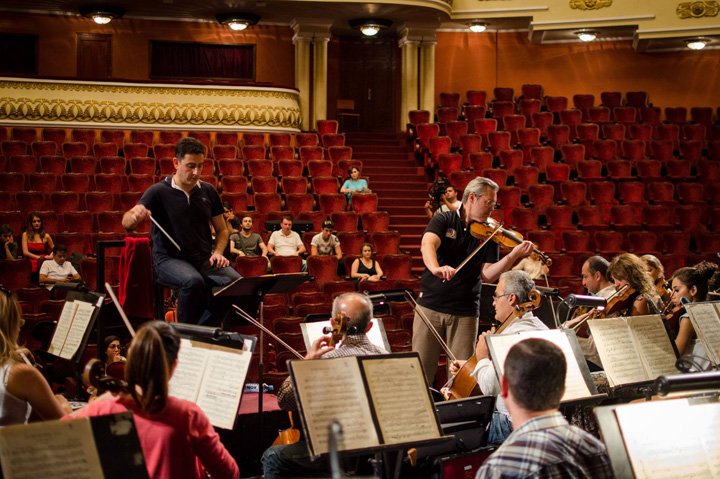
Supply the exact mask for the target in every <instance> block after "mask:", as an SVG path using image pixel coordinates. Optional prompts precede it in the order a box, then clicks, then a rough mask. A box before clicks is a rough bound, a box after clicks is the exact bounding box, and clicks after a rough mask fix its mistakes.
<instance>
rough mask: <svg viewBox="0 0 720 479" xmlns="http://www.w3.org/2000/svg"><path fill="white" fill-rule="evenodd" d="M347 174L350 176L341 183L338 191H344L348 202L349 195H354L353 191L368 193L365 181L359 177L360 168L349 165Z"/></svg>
mask: <svg viewBox="0 0 720 479" xmlns="http://www.w3.org/2000/svg"><path fill="white" fill-rule="evenodd" d="M348 175H350V178H348V179H347V180H345V183H343V185H342V186H341V187H340V193H344V194H346V195H347V199H348V203H349V202H350V196H352V195H354V194H355V193H358V192H367V193H370V190H369V189H368V184H367V181H366V180H364V179H362V178H360V170H358V169H357V168H356V167H354V166H351V167H350V169H349V170H348Z"/></svg>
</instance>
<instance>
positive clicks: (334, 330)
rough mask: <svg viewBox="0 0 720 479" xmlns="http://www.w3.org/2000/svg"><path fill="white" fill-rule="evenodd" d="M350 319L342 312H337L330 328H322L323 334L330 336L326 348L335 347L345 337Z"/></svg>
mask: <svg viewBox="0 0 720 479" xmlns="http://www.w3.org/2000/svg"><path fill="white" fill-rule="evenodd" d="M349 319H350V318H349V317H348V315H347V314H345V313H344V312H343V311H338V313H337V315H336V316H335V318H334V320H333V325H332V327H325V328H323V334H329V335H330V341H329V342H328V346H335V345H336V344H337V343H339V342H340V341H341V340H342V338H343V337H344V336H345V334H346V333H347V332H348V331H347V323H348V320H349Z"/></svg>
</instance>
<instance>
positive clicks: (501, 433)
mask: <svg viewBox="0 0 720 479" xmlns="http://www.w3.org/2000/svg"><path fill="white" fill-rule="evenodd" d="M533 289H535V281H533V280H532V278H531V277H530V275H529V274H527V273H526V272H525V271H508V272H507V273H503V274H502V275H500V280H499V281H498V285H497V288H496V289H495V296H493V306H494V307H495V320H496V321H497V322H499V323H501V324H502V323H505V322H506V321H512V322H511V323H510V324H509V326H507V327H506V328H505V330H504V331H503V334H513V333H519V332H522V331H541V330H544V329H548V327H547V326H545V323H543V322H542V321H540V320H539V319H538V318H537V317H536V316H535V315H534V314H533V313H532V311H530V312H527V313H525V314H523V315H522V316H520V317H517V318H513V317H512V316H514V314H513V312H514V311H515V310H516V309H515V307H516V306H519V305H521V304H523V303H526V302H528V300H529V294H530V291H532V290H533ZM488 334H492V333H489V332H484V333H482V334H481V335H480V338H479V339H478V342H477V345H476V346H475V359H477V365H476V366H475V370H474V371H473V372H472V376H473V377H474V378H475V379H476V380H477V382H478V386H480V390H481V391H482V394H484V395H493V396H497V400H496V402H495V409H496V410H495V412H494V413H493V418H492V421H491V423H490V430H489V431H488V443H490V444H498V443H501V442H502V441H503V440H505V438H506V437H508V436H509V435H510V433H511V432H512V430H513V428H512V424H511V422H510V413H509V412H508V409H507V407H506V406H505V401H504V400H503V398H502V397H501V396H500V383H499V382H498V380H497V375H496V374H495V368H494V367H493V364H492V361H491V360H490V354H489V353H488V347H487V342H486V341H485V336H486V335H488ZM465 363H466V361H456V362H455V363H453V364H452V365H451V366H450V372H451V373H452V374H456V373H457V372H458V371H459V370H460V368H462V366H463V365H464V364H465Z"/></svg>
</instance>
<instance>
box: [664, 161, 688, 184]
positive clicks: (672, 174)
mask: <svg viewBox="0 0 720 479" xmlns="http://www.w3.org/2000/svg"><path fill="white" fill-rule="evenodd" d="M665 168H666V169H667V174H666V177H667V178H668V179H670V180H671V181H676V182H677V181H687V180H691V179H694V178H695V176H694V175H693V174H692V164H691V163H690V162H688V161H685V160H669V161H668V162H667V163H665Z"/></svg>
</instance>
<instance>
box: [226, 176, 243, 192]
mask: <svg viewBox="0 0 720 479" xmlns="http://www.w3.org/2000/svg"><path fill="white" fill-rule="evenodd" d="M247 187H248V179H247V176H223V177H222V190H223V192H224V193H247Z"/></svg>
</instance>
